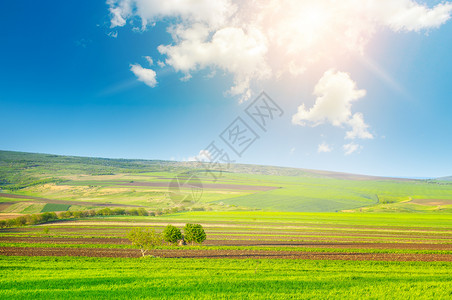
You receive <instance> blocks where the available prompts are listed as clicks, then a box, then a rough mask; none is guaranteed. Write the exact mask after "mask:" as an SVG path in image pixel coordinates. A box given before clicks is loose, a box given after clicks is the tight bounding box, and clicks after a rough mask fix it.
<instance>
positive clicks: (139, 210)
mask: <svg viewBox="0 0 452 300" xmlns="http://www.w3.org/2000/svg"><path fill="white" fill-rule="evenodd" d="M138 215H139V216H148V215H149V214H148V212H147V210H145V209H144V208H142V207H140V208H139V209H138Z"/></svg>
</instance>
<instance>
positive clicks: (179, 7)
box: [107, 0, 236, 29]
mask: <svg viewBox="0 0 452 300" xmlns="http://www.w3.org/2000/svg"><path fill="white" fill-rule="evenodd" d="M107 4H108V6H109V10H110V14H111V27H117V26H119V27H121V26H124V25H125V24H126V20H127V19H133V18H135V17H138V18H139V19H140V20H141V26H142V28H143V29H145V28H146V26H147V25H148V24H154V22H156V21H159V20H161V19H164V18H168V17H169V18H175V19H180V20H182V21H191V22H203V23H206V24H209V26H212V27H218V26H221V25H222V24H224V23H225V21H226V20H227V19H228V18H229V17H230V16H231V15H232V14H233V13H234V12H235V10H236V7H235V6H234V5H233V4H232V3H231V1H229V0H215V1H212V0H164V1H162V0H107Z"/></svg>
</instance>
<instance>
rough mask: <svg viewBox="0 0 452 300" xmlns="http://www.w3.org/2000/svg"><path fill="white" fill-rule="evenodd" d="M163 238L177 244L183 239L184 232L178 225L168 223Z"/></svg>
mask: <svg viewBox="0 0 452 300" xmlns="http://www.w3.org/2000/svg"><path fill="white" fill-rule="evenodd" d="M163 238H164V239H165V241H166V242H169V243H172V244H176V243H177V241H178V240H180V239H182V233H181V232H180V229H179V228H177V227H176V226H173V225H168V226H166V227H165V229H164V230H163Z"/></svg>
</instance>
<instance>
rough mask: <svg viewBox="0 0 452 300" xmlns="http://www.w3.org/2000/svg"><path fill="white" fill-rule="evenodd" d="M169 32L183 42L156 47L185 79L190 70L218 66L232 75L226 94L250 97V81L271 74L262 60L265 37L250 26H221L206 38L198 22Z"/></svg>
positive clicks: (207, 33) (204, 31)
mask: <svg viewBox="0 0 452 300" xmlns="http://www.w3.org/2000/svg"><path fill="white" fill-rule="evenodd" d="M172 34H173V36H174V38H175V39H177V40H182V42H181V43H179V44H177V45H174V46H173V45H168V46H159V47H158V50H159V52H160V53H161V54H165V55H166V56H167V57H168V58H167V59H166V64H167V65H170V66H172V67H173V68H174V69H175V70H176V71H180V72H182V73H184V74H185V76H186V77H187V76H188V78H190V77H191V75H190V73H191V72H193V71H197V70H199V69H204V68H207V67H210V68H214V67H217V68H219V69H222V70H224V71H227V72H229V73H231V74H234V86H233V87H231V89H230V90H229V93H230V94H231V95H234V96H236V95H241V96H242V100H247V99H248V98H249V97H250V96H251V91H250V89H249V87H250V82H251V80H252V79H253V78H259V79H260V78H265V77H268V76H269V74H270V70H269V67H268V66H267V64H266V62H265V60H264V56H265V54H266V52H267V47H266V42H265V37H264V36H262V34H261V33H260V32H259V31H257V30H255V29H253V28H249V29H248V30H244V29H242V28H234V27H227V28H223V29H220V30H218V31H216V32H215V34H214V35H213V36H212V38H211V39H210V40H207V38H208V36H209V31H208V28H207V27H206V26H204V25H201V24H195V25H193V26H192V27H189V28H184V27H177V28H174V29H173V31H172Z"/></svg>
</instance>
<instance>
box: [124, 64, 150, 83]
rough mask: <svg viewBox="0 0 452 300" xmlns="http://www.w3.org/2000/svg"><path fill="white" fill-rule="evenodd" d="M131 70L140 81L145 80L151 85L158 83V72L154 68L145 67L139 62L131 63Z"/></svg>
mask: <svg viewBox="0 0 452 300" xmlns="http://www.w3.org/2000/svg"><path fill="white" fill-rule="evenodd" d="M130 71H132V72H133V74H135V76H136V77H137V78H138V80H139V81H141V82H144V83H145V84H146V85H148V86H150V87H155V86H156V85H157V79H156V73H155V72H154V70H151V69H146V68H143V67H142V66H141V65H139V64H133V65H130Z"/></svg>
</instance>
